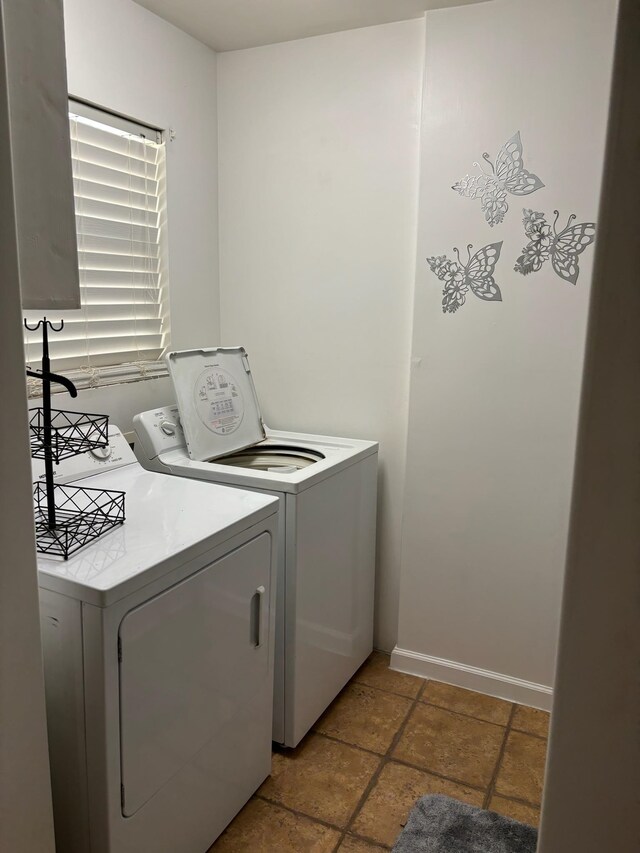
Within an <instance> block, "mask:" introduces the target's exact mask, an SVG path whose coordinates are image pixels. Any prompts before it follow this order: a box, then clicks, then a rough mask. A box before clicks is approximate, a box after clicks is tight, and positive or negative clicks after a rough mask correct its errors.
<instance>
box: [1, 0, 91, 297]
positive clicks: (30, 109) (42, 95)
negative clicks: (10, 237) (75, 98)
mask: <svg viewBox="0 0 640 853" xmlns="http://www.w3.org/2000/svg"><path fill="white" fill-rule="evenodd" d="M0 5H1V6H2V17H3V20H2V24H3V29H4V51H5V55H6V63H7V89H8V94H9V135H10V139H8V140H4V139H3V140H2V144H3V145H5V144H7V145H8V144H9V142H10V143H11V159H12V164H13V192H14V204H15V215H16V230H17V238H18V253H19V258H20V290H21V292H22V307H23V308H37V309H42V310H44V309H57V310H59V309H63V308H64V309H68V308H79V307H80V286H79V283H78V254H77V246H76V220H75V212H74V203H73V180H72V176H71V143H70V141H69V117H68V112H69V107H68V101H67V98H68V95H67V71H66V64H65V46H64V20H63V10H62V0H51V1H50V2H47V3H43V2H42V0H19V2H2V3H0Z"/></svg>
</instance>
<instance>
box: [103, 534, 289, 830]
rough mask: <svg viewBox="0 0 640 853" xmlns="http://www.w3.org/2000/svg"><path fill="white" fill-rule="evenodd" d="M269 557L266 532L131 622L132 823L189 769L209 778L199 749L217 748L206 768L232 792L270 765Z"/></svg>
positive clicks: (124, 643)
mask: <svg viewBox="0 0 640 853" xmlns="http://www.w3.org/2000/svg"><path fill="white" fill-rule="evenodd" d="M270 560H271V539H270V536H269V534H267V533H262V534H261V535H260V536H258V537H257V538H255V539H253V540H251V541H250V542H248V543H246V544H245V545H243V546H241V547H240V548H238V549H236V550H235V551H233V552H231V553H230V554H228V555H227V556H225V557H223V558H222V559H220V560H217V561H216V562H215V563H212V564H211V565H209V566H208V567H206V568H204V569H202V570H200V571H199V572H197V573H196V574H194V575H192V576H191V577H189V578H187V579H186V580H184V581H182V582H181V583H179V584H177V585H176V586H174V587H172V588H171V589H168V590H167V591H166V592H164V593H162V594H161V595H158V596H156V597H155V598H153V599H151V600H149V601H148V602H146V603H144V604H142V605H140V606H139V607H137V608H135V610H132V611H131V612H129V613H128V614H127V615H126V616H125V617H124V619H123V620H122V623H121V625H120V634H119V638H120V650H121V662H120V729H121V731H120V738H121V742H120V747H121V762H122V765H121V766H122V786H123V790H122V813H123V814H124V815H125V816H126V817H129V816H131V815H133V814H135V813H136V812H137V811H138V809H140V807H141V806H143V805H144V803H146V802H147V801H148V800H150V799H151V797H153V795H154V794H155V793H156V792H157V791H159V790H160V789H161V788H163V787H164V786H165V785H167V784H170V782H171V780H172V779H173V778H175V777H177V776H178V775H179V773H180V771H181V770H182V769H183V768H186V767H187V765H191V769H193V767H196V768H197V771H198V772H200V773H202V772H203V767H204V760H203V757H202V756H200V753H203V755H204V752H205V751H206V753H207V754H208V755H209V754H211V749H212V746H213V748H214V750H215V754H216V762H215V767H214V768H211V767H209V769H208V770H207V772H209V773H215V774H216V775H217V776H218V777H219V779H220V783H221V785H223V786H225V790H227V791H229V792H230V791H231V789H233V787H234V785H236V784H237V785H240V784H246V779H247V777H248V776H249V777H250V775H251V772H252V766H254V765H255V764H256V763H257V764H258V765H259V766H260V767H262V765H264V759H265V755H266V756H267V762H268V755H269V751H270V747H271V703H272V689H273V688H272V683H271V666H270V664H271V661H270V654H269V649H270V640H271V638H270V637H269V631H270V620H269V584H270ZM214 739H215V740H214ZM205 747H207V749H206V750H205ZM199 756H200V760H199ZM267 772H268V770H267ZM262 778H264V774H263V776H262ZM260 781H261V779H260Z"/></svg>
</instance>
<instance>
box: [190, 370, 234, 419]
mask: <svg viewBox="0 0 640 853" xmlns="http://www.w3.org/2000/svg"><path fill="white" fill-rule="evenodd" d="M193 390H194V402H195V408H196V412H197V413H198V417H199V418H200V420H201V421H202V423H203V424H204V425H205V426H206V427H207V429H209V430H211V432H215V433H216V434H217V435H229V434H230V433H232V432H235V431H236V430H237V429H238V427H239V426H240V424H241V423H242V418H243V417H244V400H243V398H242V394H241V392H240V389H239V388H238V386H237V383H236V381H235V379H234V378H233V376H232V375H231V374H230V373H228V372H227V371H226V370H223V369H222V368H220V367H208V368H207V369H206V370H203V371H202V373H201V374H200V376H199V377H198V379H197V381H196V383H195V387H194V389H193Z"/></svg>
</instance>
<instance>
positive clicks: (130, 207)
mask: <svg viewBox="0 0 640 853" xmlns="http://www.w3.org/2000/svg"><path fill="white" fill-rule="evenodd" d="M69 109H70V113H69V123H70V129H71V156H72V163H73V178H74V197H75V211H76V230H77V236H78V266H79V270H80V293H81V305H82V307H81V308H80V309H79V310H76V311H61V312H58V313H57V314H56V315H55V316H51V317H50V319H51V320H52V321H54V322H55V321H57V320H59V319H64V329H63V330H62V331H61V332H59V333H57V334H52V335H50V339H49V345H50V352H51V361H52V369H53V370H54V371H57V372H58V373H65V374H66V375H68V376H69V377H70V378H72V379H73V381H74V382H76V383H77V384H78V387H80V388H82V387H88V386H95V385H104V384H111V383H114V382H123V381H128V380H132V379H139V378H141V377H143V376H148V375H159V374H161V373H164V372H165V366H164V362H163V361H162V360H161V358H162V355H163V353H164V352H165V351H166V349H167V348H168V345H169V315H168V281H167V251H166V243H167V234H166V231H167V222H166V204H165V144H164V141H163V138H162V134H161V133H160V132H159V131H157V130H155V129H153V128H148V127H143V126H140V125H137V124H135V123H133V122H131V121H128V120H126V119H121V118H119V117H117V116H114V115H111V114H110V113H106V112H104V111H102V110H98V109H96V108H95V107H89V106H87V105H84V104H80V103H78V102H75V101H72V102H70V105H69ZM40 316H41V314H40V313H39V312H33V311H29V312H25V317H26V318H27V319H29V320H30V321H32V320H34V319H38V318H39V317H40ZM25 346H26V357H27V362H28V363H33V364H34V365H37V364H38V362H39V359H40V356H41V349H40V337H39V333H37V332H36V333H34V332H28V331H25ZM38 385H39V383H38V381H37V380H33V381H32V385H31V387H30V391H31V392H32V393H38Z"/></svg>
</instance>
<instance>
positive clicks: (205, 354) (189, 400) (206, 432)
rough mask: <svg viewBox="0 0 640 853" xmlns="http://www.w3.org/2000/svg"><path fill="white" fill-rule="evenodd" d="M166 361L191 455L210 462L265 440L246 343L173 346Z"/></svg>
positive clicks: (200, 460)
mask: <svg viewBox="0 0 640 853" xmlns="http://www.w3.org/2000/svg"><path fill="white" fill-rule="evenodd" d="M167 365H168V367H169V373H170V374H171V379H172V380H173V387H174V390H175V394H176V400H177V403H178V410H179V412H180V421H181V423H182V429H183V430H184V436H185V439H186V442H187V450H188V451H189V456H190V457H191V458H192V459H196V460H198V461H199V462H206V461H208V460H210V459H216V458H217V457H219V456H226V455H227V454H229V453H234V452H235V451H237V450H242V449H244V448H245V447H251V446H252V445H254V444H257V443H258V442H259V441H264V439H265V438H266V434H265V430H264V424H263V422H262V416H261V414H260V406H259V405H258V397H257V395H256V389H255V386H254V384H253V377H252V376H251V368H250V367H249V359H248V358H247V353H246V352H245V350H244V347H216V348H211V349H194V350H179V351H175V352H170V353H168V354H167Z"/></svg>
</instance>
